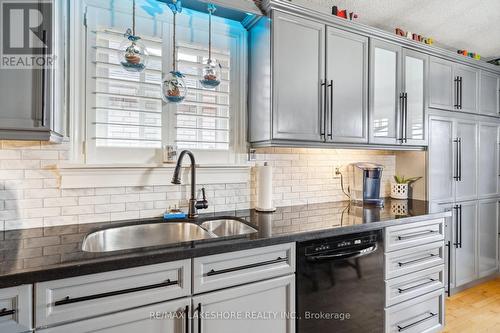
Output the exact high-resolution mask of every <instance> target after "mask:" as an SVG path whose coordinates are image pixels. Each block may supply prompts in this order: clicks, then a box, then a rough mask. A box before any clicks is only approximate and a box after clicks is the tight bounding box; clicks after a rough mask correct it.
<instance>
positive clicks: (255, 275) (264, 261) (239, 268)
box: [193, 243, 295, 294]
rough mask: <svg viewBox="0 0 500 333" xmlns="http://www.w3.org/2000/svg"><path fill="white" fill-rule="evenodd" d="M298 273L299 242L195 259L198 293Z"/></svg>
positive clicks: (194, 269)
mask: <svg viewBox="0 0 500 333" xmlns="http://www.w3.org/2000/svg"><path fill="white" fill-rule="evenodd" d="M294 272H295V243H287V244H280V245H274V246H267V247H261V248H257V249H252V250H245V251H237V252H230V253H223V254H217V255H213V256H207V257H200V258H195V259H193V292H194V293H195V294H197V293H201V292H205V291H209V290H215V289H221V288H226V287H230V286H235V285H239V284H243V283H248V282H253V281H257V280H264V279H268V278H272V277H276V276H281V275H285V274H290V273H294Z"/></svg>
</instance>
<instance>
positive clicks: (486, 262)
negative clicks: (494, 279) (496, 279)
mask: <svg viewBox="0 0 500 333" xmlns="http://www.w3.org/2000/svg"><path fill="white" fill-rule="evenodd" d="M478 229H479V234H478V244H479V259H478V264H479V277H480V278H481V277H484V276H487V275H490V274H493V273H495V272H497V271H498V254H497V253H498V252H497V251H498V199H487V200H480V201H479V228H478Z"/></svg>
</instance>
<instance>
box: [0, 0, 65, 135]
mask: <svg viewBox="0 0 500 333" xmlns="http://www.w3.org/2000/svg"><path fill="white" fill-rule="evenodd" d="M66 4H67V2H66V1H57V2H54V6H52V12H51V13H50V14H51V15H52V17H53V19H54V25H53V29H52V34H51V36H47V35H46V34H44V33H43V34H42V36H43V37H42V38H45V40H46V41H47V43H51V44H52V52H53V55H54V56H55V60H54V62H53V66H52V67H48V68H44V69H18V68H12V69H5V68H2V69H0V86H1V87H2V89H0V100H2V112H1V113H0V139H14V140H43V141H48V140H50V141H55V142H60V141H62V138H63V136H64V134H65V133H64V131H65V123H66V117H65V97H64V95H65V89H66V84H65V62H64V59H65V38H66V37H65V30H66V26H65V21H66V12H67V7H66Z"/></svg>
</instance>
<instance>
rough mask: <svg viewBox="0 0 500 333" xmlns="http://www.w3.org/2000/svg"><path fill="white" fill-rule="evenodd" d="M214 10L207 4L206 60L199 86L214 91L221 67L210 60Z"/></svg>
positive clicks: (213, 60)
mask: <svg viewBox="0 0 500 333" xmlns="http://www.w3.org/2000/svg"><path fill="white" fill-rule="evenodd" d="M215 10H216V8H215V6H214V5H212V4H208V60H207V61H206V63H205V66H204V67H203V78H202V79H201V80H200V83H201V85H202V86H203V87H204V88H207V89H215V88H217V87H218V86H219V84H220V78H221V69H222V66H221V65H220V64H219V62H218V61H217V60H216V59H213V58H212V14H213V13H214V12H215Z"/></svg>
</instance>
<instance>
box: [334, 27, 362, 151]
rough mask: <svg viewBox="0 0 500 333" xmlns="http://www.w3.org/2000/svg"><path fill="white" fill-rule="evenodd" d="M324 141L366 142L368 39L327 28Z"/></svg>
mask: <svg viewBox="0 0 500 333" xmlns="http://www.w3.org/2000/svg"><path fill="white" fill-rule="evenodd" d="M326 78H327V80H328V81H327V96H328V99H327V110H326V111H327V121H326V124H327V126H326V132H327V136H326V138H327V140H328V141H333V142H358V143H367V142H368V37H365V36H361V35H357V34H353V33H350V32H346V31H344V30H340V29H336V28H332V27H327V29H326Z"/></svg>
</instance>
